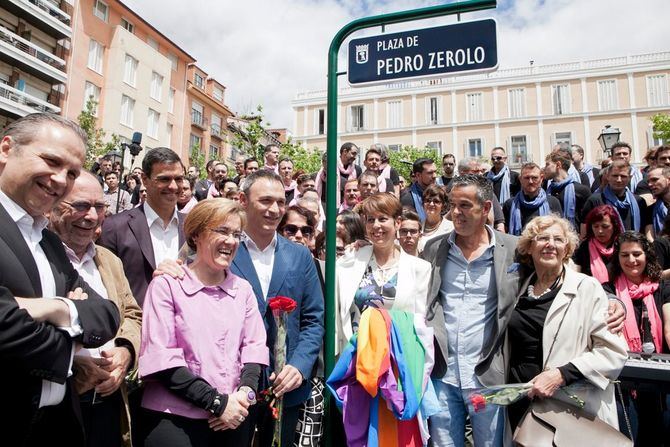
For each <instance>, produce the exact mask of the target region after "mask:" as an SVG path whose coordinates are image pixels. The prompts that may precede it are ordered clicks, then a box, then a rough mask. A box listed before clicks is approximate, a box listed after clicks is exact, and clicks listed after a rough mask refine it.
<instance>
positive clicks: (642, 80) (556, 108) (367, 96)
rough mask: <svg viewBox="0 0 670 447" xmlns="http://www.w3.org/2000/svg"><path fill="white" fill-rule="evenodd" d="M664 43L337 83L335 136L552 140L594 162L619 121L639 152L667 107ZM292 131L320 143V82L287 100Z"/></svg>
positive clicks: (422, 143)
mask: <svg viewBox="0 0 670 447" xmlns="http://www.w3.org/2000/svg"><path fill="white" fill-rule="evenodd" d="M669 77H670V52H662V53H653V54H641V55H634V56H621V57H613V58H606V59H598V60H586V61H580V62H571V63H564V64H554V65H544V66H533V65H530V66H527V67H519V68H512V69H507V70H498V71H495V72H492V73H488V74H475V75H466V76H456V77H447V78H441V79H430V80H416V81H407V82H395V83H390V84H385V85H377V86H372V87H356V88H354V87H348V86H342V87H341V88H340V92H339V104H338V145H339V143H341V142H344V141H353V142H355V143H356V144H358V145H359V146H361V147H367V146H369V145H370V144H372V143H384V144H386V145H388V146H389V148H390V149H392V150H393V149H398V148H400V147H402V146H404V145H412V146H417V147H433V148H435V149H437V150H438V151H439V152H440V153H448V152H451V153H454V154H455V155H456V158H457V159H460V158H461V157H466V156H473V157H487V156H488V154H489V151H490V149H491V148H493V147H495V146H503V147H505V148H506V149H507V152H508V159H509V161H510V164H512V165H516V166H518V165H520V164H521V163H523V162H526V161H535V162H541V161H543V160H544V157H545V155H546V154H547V153H548V152H549V151H550V150H551V147H552V146H553V145H555V144H556V143H560V142H567V143H570V144H580V145H581V146H583V147H584V149H585V152H586V158H587V160H589V161H592V162H597V161H599V160H601V159H602V157H603V155H602V150H601V148H600V145H599V143H598V142H597V138H598V136H599V135H600V133H601V131H602V129H603V128H604V127H605V126H606V125H610V126H612V127H617V128H619V129H620V131H621V139H622V140H624V141H627V142H629V143H631V145H632V146H633V156H634V159H635V160H636V161H639V160H640V159H641V157H642V156H643V155H644V153H645V151H646V149H647V148H649V147H652V146H655V145H657V144H659V142H658V141H655V140H654V138H653V129H652V124H651V122H650V120H649V118H650V117H651V116H653V115H654V114H656V113H659V112H661V113H670V89H669V80H668V78H669ZM292 107H293V110H294V124H293V129H294V135H295V139H296V140H297V141H301V142H302V143H303V144H304V145H305V146H306V147H318V148H320V149H325V147H326V135H325V133H326V119H327V117H326V91H325V90H323V91H314V92H302V93H299V94H298V95H297V96H296V98H295V99H294V100H293V101H292Z"/></svg>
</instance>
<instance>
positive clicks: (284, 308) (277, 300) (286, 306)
mask: <svg viewBox="0 0 670 447" xmlns="http://www.w3.org/2000/svg"><path fill="white" fill-rule="evenodd" d="M268 306H270V309H272V312H286V313H291V312H293V311H294V310H295V309H296V307H298V304H297V303H296V302H295V300H293V299H291V298H289V297H286V296H275V297H272V298H270V299H269V300H268Z"/></svg>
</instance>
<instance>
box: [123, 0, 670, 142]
mask: <svg viewBox="0 0 670 447" xmlns="http://www.w3.org/2000/svg"><path fill="white" fill-rule="evenodd" d="M123 1H124V3H126V4H127V5H128V6H129V7H130V8H131V9H133V10H134V11H135V12H137V13H138V14H139V15H141V16H142V17H144V18H145V19H146V20H147V21H149V23H151V24H152V25H154V26H155V27H156V28H158V29H159V30H160V31H161V32H162V33H164V34H165V35H166V36H167V37H169V38H170V39H172V40H173V41H174V42H175V43H177V44H178V45H180V46H181V47H182V48H183V49H184V50H185V51H186V52H188V53H189V54H191V55H192V56H193V57H195V58H196V59H197V60H198V65H199V66H200V67H201V68H202V69H203V70H205V71H206V72H207V73H208V74H209V75H210V76H212V77H214V78H215V79H216V80H217V81H219V82H221V83H222V84H224V85H225V86H226V87H227V90H226V103H227V105H228V106H229V107H230V108H231V109H232V110H233V111H234V112H236V113H245V112H250V111H252V110H254V109H255V107H256V105H258V104H262V105H263V107H264V111H265V114H266V117H267V119H268V121H269V122H270V123H271V124H272V126H273V127H287V128H289V130H291V127H292V126H293V112H292V109H291V100H292V99H293V98H294V97H295V94H296V93H297V92H300V91H305V90H323V89H325V88H326V69H327V66H326V64H327V52H328V47H329V45H330V41H331V40H332V38H333V36H334V35H335V33H336V32H337V31H338V30H339V29H340V28H342V27H343V26H344V25H346V24H347V23H348V22H349V21H351V20H354V19H356V18H360V17H365V16H368V15H373V14H380V13H387V12H393V11H402V10H406V9H411V8H414V7H423V6H432V5H436V4H440V3H441V2H437V1H421V0H404V1H397V0H378V1H371V0H244V1H234V0H123ZM482 17H494V18H496V19H497V21H498V61H499V67H500V68H511V67H518V66H525V65H528V62H529V61H530V60H534V61H535V64H536V65H544V64H554V63H560V62H569V61H578V60H583V59H596V58H604V57H613V56H623V55H627V54H640V53H650V52H656V51H668V50H670V40H668V37H667V26H668V21H669V20H670V0H639V1H637V2H632V1H630V0H513V1H512V0H498V8H497V9H496V10H495V11H494V10H489V11H482V12H479V13H472V14H467V15H463V17H462V20H472V19H475V18H482ZM454 21H455V18H454V17H444V18H440V19H435V20H432V21H425V22H418V23H416V22H415V23H413V24H411V25H408V24H402V25H393V26H390V27H387V32H393V31H399V30H404V29H411V28H423V27H428V26H435V25H436V24H447V23H453V22H454ZM379 31H380V30H379V29H377V30H374V31H370V32H367V33H366V34H377V33H379ZM362 35H364V34H356V35H354V37H360V36H362ZM343 48H346V45H343ZM341 56H344V52H341ZM344 68H345V67H343V66H342V65H341V66H340V69H344ZM343 82H346V81H344V80H343V79H342V78H341V81H340V85H342V83H343Z"/></svg>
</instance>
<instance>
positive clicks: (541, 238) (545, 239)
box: [534, 234, 568, 246]
mask: <svg viewBox="0 0 670 447" xmlns="http://www.w3.org/2000/svg"><path fill="white" fill-rule="evenodd" d="M534 239H535V242H537V243H538V244H542V245H547V244H548V243H549V242H551V241H554V244H556V245H559V246H564V245H566V244H567V243H568V241H567V240H566V239H565V238H564V237H563V236H552V235H551V234H538V235H537V236H535V238H534Z"/></svg>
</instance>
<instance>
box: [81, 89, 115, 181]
mask: <svg viewBox="0 0 670 447" xmlns="http://www.w3.org/2000/svg"><path fill="white" fill-rule="evenodd" d="M97 107H98V102H97V101H96V100H95V99H94V98H93V96H89V97H88V100H87V101H86V106H85V107H84V110H82V112H81V113H80V114H79V116H78V117H77V121H78V122H79V126H80V127H81V128H82V129H83V130H84V132H86V136H87V137H88V144H87V147H86V161H85V162H84V166H85V167H86V169H90V168H91V166H93V163H95V161H96V160H97V159H98V157H101V156H103V155H105V154H106V153H108V152H111V151H113V150H115V149H118V148H119V146H120V143H121V139H120V138H119V136H118V135H116V134H114V133H113V134H112V135H111V136H110V139H109V141H108V142H106V143H105V141H104V140H105V135H106V134H107V133H106V132H105V131H104V130H102V129H100V128H99V127H98V117H97V116H95V114H96V108H97Z"/></svg>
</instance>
